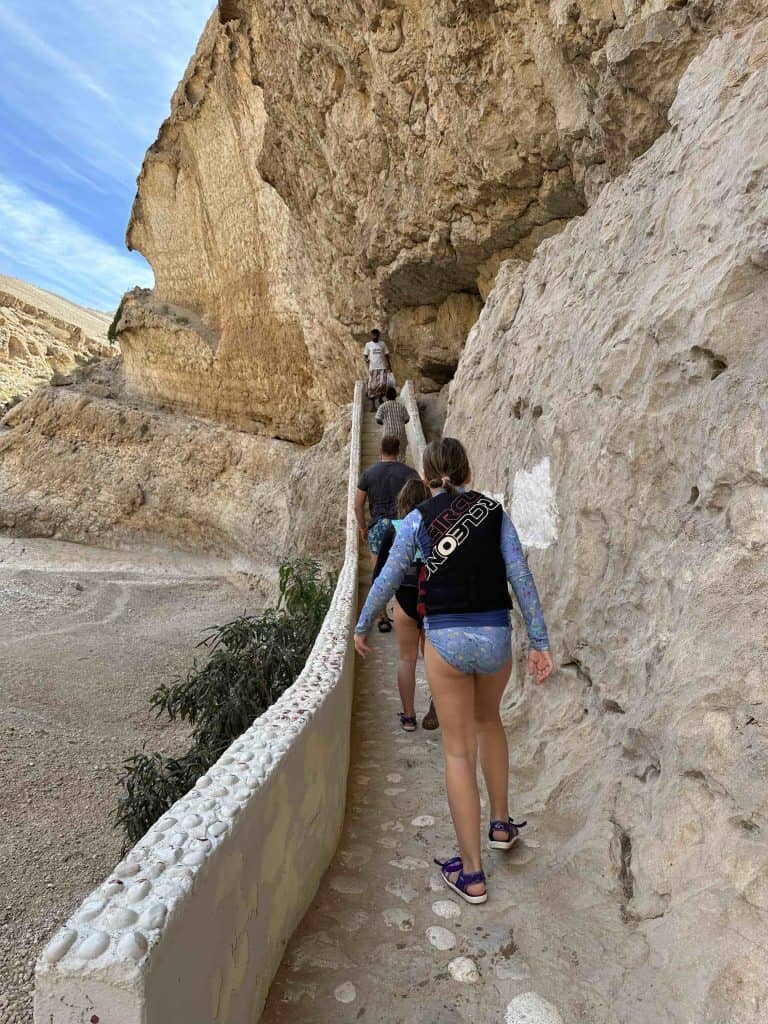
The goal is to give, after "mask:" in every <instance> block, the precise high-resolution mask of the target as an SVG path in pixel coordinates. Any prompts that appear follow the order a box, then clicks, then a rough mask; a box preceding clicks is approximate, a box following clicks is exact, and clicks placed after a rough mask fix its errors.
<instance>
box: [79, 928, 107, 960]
mask: <svg viewBox="0 0 768 1024" xmlns="http://www.w3.org/2000/svg"><path fill="white" fill-rule="evenodd" d="M108 948H109V936H108V935H107V933H106V932H93V933H92V934H91V935H89V936H88V938H87V939H85V940H84V941H83V942H81V943H80V945H79V946H77V947H76V949H75V950H74V955H75V956H76V957H77V958H78V959H79V960H95V959H96V957H98V956H101V954H102V953H104V952H105V951H106V950H107V949H108Z"/></svg>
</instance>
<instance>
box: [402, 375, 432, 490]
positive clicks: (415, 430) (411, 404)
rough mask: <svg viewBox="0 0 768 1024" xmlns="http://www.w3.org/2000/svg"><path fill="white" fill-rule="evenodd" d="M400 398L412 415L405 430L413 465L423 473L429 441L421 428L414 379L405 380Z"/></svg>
mask: <svg viewBox="0 0 768 1024" xmlns="http://www.w3.org/2000/svg"><path fill="white" fill-rule="evenodd" d="M400 400H401V401H402V402H403V404H404V405H405V408H406V409H407V410H408V415H409V416H410V417H411V419H410V422H409V423H407V424H406V427H405V431H406V434H407V436H408V447H409V448H410V450H411V457H412V458H413V465H414V466H415V468H416V470H417V472H419V473H421V455H422V452H423V451H424V448H425V446H426V443H427V442H426V439H425V437H424V431H423V430H422V428H421V415H420V414H419V406H418V404H417V402H416V388H415V387H414V384H413V381H411V380H407V381H406V382H405V386H404V387H403V389H402V391H401V392H400Z"/></svg>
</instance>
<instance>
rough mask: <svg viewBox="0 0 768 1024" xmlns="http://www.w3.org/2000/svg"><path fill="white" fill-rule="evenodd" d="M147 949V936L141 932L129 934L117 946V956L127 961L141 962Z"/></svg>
mask: <svg viewBox="0 0 768 1024" xmlns="http://www.w3.org/2000/svg"><path fill="white" fill-rule="evenodd" d="M147 948H148V943H147V939H146V936H144V935H142V933H141V932H128V933H127V934H126V935H123V937H122V938H121V939H120V941H119V942H118V944H117V955H118V956H120V957H123V958H124V959H126V960H141V958H142V957H143V956H144V954H145V953H146V952H147Z"/></svg>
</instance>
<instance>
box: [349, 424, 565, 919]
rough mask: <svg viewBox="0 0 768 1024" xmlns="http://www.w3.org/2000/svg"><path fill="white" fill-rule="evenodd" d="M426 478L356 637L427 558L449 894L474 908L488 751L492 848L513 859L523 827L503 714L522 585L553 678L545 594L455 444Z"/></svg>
mask: <svg viewBox="0 0 768 1024" xmlns="http://www.w3.org/2000/svg"><path fill="white" fill-rule="evenodd" d="M423 467H424V476H425V480H426V481H427V482H428V484H429V487H430V489H431V492H432V497H431V498H430V499H429V500H428V501H426V502H424V503H423V504H422V505H421V506H419V508H417V509H415V510H414V511H413V512H411V513H410V515H408V516H407V518H406V519H405V521H404V522H403V525H402V528H401V529H400V531H399V532H398V535H397V538H396V540H395V543H394V545H393V547H392V551H391V554H390V556H389V559H388V560H387V564H386V566H385V567H384V569H383V571H382V572H381V574H380V575H379V577H378V579H377V580H376V582H375V583H374V585H373V586H372V588H371V591H370V593H369V595H368V599H367V600H366V602H365V605H364V607H363V610H362V612H361V613H360V619H359V621H358V624H357V627H356V630H355V647H356V649H357V651H358V653H359V654H361V655H362V656H363V657H365V656H366V655H367V654H368V653H369V652H370V646H369V644H368V641H367V639H366V638H367V636H368V634H369V633H370V631H371V629H372V626H373V623H374V621H375V618H376V616H377V615H378V614H379V613H380V611H381V609H382V608H383V607H384V606H385V605H386V602H387V601H388V600H390V598H391V597H392V596H393V594H394V593H395V591H396V590H397V589H398V587H400V586H401V584H402V581H403V579H404V577H405V575H406V573H407V572H408V569H409V567H410V566H411V565H412V563H413V562H414V561H415V559H416V557H417V551H419V550H420V551H421V553H422V556H423V558H424V566H423V568H422V569H421V571H420V588H419V598H420V606H419V610H420V612H421V613H422V614H423V615H424V625H425V630H426V647H425V662H426V671H427V679H428V681H429V686H430V690H431V692H432V697H433V699H434V701H435V706H436V708H437V714H438V716H439V718H440V724H441V726H442V732H443V751H444V756H445V779H446V786H447V790H448V802H449V805H450V809H451V816H452V818H453V823H454V827H455V829H456V838H457V841H458V846H459V856H457V857H454V858H451V859H450V860H447V861H445V862H438V863H440V867H441V874H442V878H443V881H444V882H445V884H446V885H447V886H448V887H449V888H450V889H452V890H453V891H454V892H455V893H456V894H457V895H459V896H461V897H462V899H464V900H465V901H466V902H468V903H483V902H485V900H486V899H487V891H486V879H485V874H484V872H483V867H482V859H481V854H480V795H479V792H478V787H477V776H476V761H477V755H478V751H479V755H480V764H481V766H482V770H483V775H484V777H485V783H486V787H487V790H488V799H489V803H490V811H491V821H490V825H489V829H488V839H489V845H490V846H491V848H492V849H504V850H506V849H510V848H511V847H512V846H513V844H514V843H515V841H516V840H517V837H518V834H519V829H520V827H521V825H518V824H515V823H514V822H513V821H512V819H511V818H510V816H509V807H508V776H509V752H508V748H507V738H506V733H505V731H504V726H503V725H502V722H501V716H500V713H499V708H500V704H501V698H502V695H503V693H504V689H505V687H506V685H507V683H508V681H509V676H510V672H511V667H512V634H511V626H510V608H511V601H510V597H509V590H508V586H507V584H508V583H510V584H511V585H512V589H513V590H514V592H515V596H516V598H517V601H518V604H519V605H520V610H521V612H522V615H523V619H524V620H525V625H526V629H527V632H528V639H529V642H530V646H531V651H530V655H529V672H530V673H531V675H534V676H535V677H536V682H537V683H543V682H544V680H545V679H546V678H547V677H548V676H549V675H550V673H551V672H552V668H553V664H552V658H551V657H550V654H549V640H548V637H547V630H546V626H545V624H544V617H543V615H542V611H541V605H540V603H539V597H538V593H537V591H536V584H535V583H534V580H533V576H532V575H531V572H530V570H529V568H528V564H527V562H526V559H525V555H524V554H523V550H522V547H521V545H520V540H519V538H518V536H517V531H516V530H515V528H514V526H513V524H512V522H511V520H510V519H509V517H508V516H507V515H506V513H505V512H504V511H503V509H502V507H501V505H499V503H498V502H496V501H493V500H492V499H491V498H488V497H487V496H485V495H483V494H480V493H478V492H477V491H472V490H470V489H469V483H470V480H471V471H470V466H469V460H468V458H467V454H466V451H465V450H464V448H463V446H462V445H461V443H460V442H459V441H457V440H455V439H454V438H443V439H442V440H440V441H433V442H432V443H431V444H429V445H428V446H427V448H426V449H425V452H424V456H423Z"/></svg>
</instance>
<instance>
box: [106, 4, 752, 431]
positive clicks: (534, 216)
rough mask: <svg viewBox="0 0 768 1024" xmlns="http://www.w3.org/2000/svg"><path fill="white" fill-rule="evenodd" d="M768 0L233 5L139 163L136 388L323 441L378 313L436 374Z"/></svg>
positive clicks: (421, 375)
mask: <svg viewBox="0 0 768 1024" xmlns="http://www.w3.org/2000/svg"><path fill="white" fill-rule="evenodd" d="M759 5H760V0H690V2H685V0H682V2H680V0H674V2H669V3H663V2H658V3H647V2H641V0H618V2H610V3H609V2H606V0H580V2H573V0H571V2H568V3H565V2H558V3H544V2H535V0H530V2H528V3H525V4H520V3H517V2H516V0H515V2H511V0H509V2H507V0H498V2H496V3H490V2H486V0H483V2H480V3H476V2H472V3H470V2H468V0H437V2H434V3H429V4H424V3H421V2H419V0H403V2H400V3H389V2H388V3H381V2H378V0H376V2H374V0H365V2H362V3H358V2H356V0H320V2H318V3H314V4H312V5H308V4H305V3H303V2H302V3H298V2H290V3H258V4H257V3H255V2H250V0H227V2H224V0H222V2H221V3H220V4H219V5H218V7H217V9H216V11H215V12H214V14H213V15H212V17H211V20H210V22H209V24H208V26H207V28H206V30H205V32H204V34H203V36H202V38H201V41H200V44H199V46H198V49H197V52H196V53H195V55H194V57H193V58H192V61H191V62H190V65H189V68H188V69H187V72H186V75H185V77H184V80H183V81H182V83H181V84H180V86H179V88H178V89H177V91H176V93H175V95H174V99H173V104H172V111H171V116H170V118H169V119H168V120H167V121H166V122H165V123H164V125H163V126H162V128H161V130H160V133H159V136H158V139H157V141H156V142H155V143H154V145H153V146H152V147H151V148H150V150H149V152H148V153H147V157H146V160H145V163H144V167H143V169H142V173H141V177H140V180H139V191H138V196H137V199H136V203H135V206H134V210H133V215H132V218H131V223H130V225H129V229H128V242H129V245H130V246H131V247H132V248H136V249H139V250H140V251H141V252H142V253H144V255H145V256H146V257H147V259H148V260H149V261H150V263H151V264H152V267H153V269H154V271H155V276H156V282H157V283H156V287H155V289H154V292H153V293H151V294H149V295H147V294H136V295H134V296H133V297H132V298H131V299H130V300H129V302H128V303H127V305H126V310H125V316H124V318H123V322H122V332H121V335H120V340H121V344H122V346H123V348H124V350H125V365H126V375H127V385H128V388H129V392H130V393H131V394H132V395H133V396H134V397H135V398H138V399H148V400H151V401H155V402H159V403H165V404H167V405H170V406H172V407H174V408H177V409H182V410H184V411H188V412H195V413H199V414H202V415H205V416H210V417H214V418H216V419H220V420H223V421H226V422H228V423H231V424H234V425H236V426H238V427H241V428H244V429H248V430H254V431H258V432H261V433H266V434H272V435H274V436H280V437H284V438H288V439H291V440H296V441H300V442H304V443H305V442H309V441H314V440H317V439H318V438H319V437H320V435H321V433H322V427H323V424H324V423H325V422H327V421H328V419H329V417H331V416H332V415H333V409H334V407H335V406H337V405H338V404H339V403H340V402H343V401H345V400H347V395H348V393H349V387H350V384H351V382H352V380H353V379H354V377H355V376H356V375H358V374H359V372H360V370H361V368H362V367H361V363H360V360H359V352H358V349H359V345H360V342H361V341H362V340H363V338H364V335H365V333H366V331H367V328H368V327H369V326H370V325H371V321H372V320H378V321H380V322H381V323H382V324H383V325H385V326H389V325H390V324H391V338H392V341H393V345H394V348H395V365H396V368H397V371H398V374H399V375H400V377H401V378H404V377H406V376H413V377H414V378H415V379H416V380H417V383H418V384H419V385H420V386H421V387H422V388H432V389H439V388H440V387H441V386H442V385H443V384H444V383H445V381H446V380H448V379H450V377H451V375H452V373H453V371H454V369H455V366H456V363H457V360H458V356H459V353H460V350H461V345H462V342H463V338H464V337H465V336H466V333H467V331H468V330H469V328H470V326H471V324H472V323H473V322H474V319H475V318H476V315H477V312H478V310H479V305H480V302H479V299H480V296H481V295H485V294H487V292H488V289H489V288H490V286H491V284H492V281H493V276H494V274H495V271H496V268H497V267H498V263H499V261H500V259H501V258H502V257H503V256H512V255H521V256H523V257H528V256H530V254H531V253H532V252H533V250H534V248H535V245H536V244H537V242H538V241H539V240H540V239H542V238H545V237H547V236H548V235H551V234H553V233H556V232H557V231H559V230H561V229H562V227H563V226H564V224H565V223H566V222H567V220H568V218H570V217H572V216H574V215H575V214H578V213H581V212H583V210H584V209H585V207H586V204H587V203H588V202H589V201H591V199H592V198H594V196H595V195H596V194H597V192H598V190H599V188H600V186H601V185H602V183H603V182H604V181H606V180H608V179H610V178H611V177H613V176H614V175H615V174H616V173H618V172H620V171H621V170H623V169H624V168H625V167H626V166H627V164H628V162H629V161H630V160H631V159H632V158H633V157H634V156H636V155H637V154H638V153H640V152H642V150H644V149H645V148H646V147H647V146H648V145H649V144H650V143H651V142H652V141H653V139H654V138H656V137H657V136H658V135H659V133H660V132H662V131H663V130H664V128H665V127H666V110H667V108H668V106H669V103H670V102H671V99H672V97H673V95H674V91H675V87H676V83H677V81H678V79H679V76H680V74H681V73H682V71H683V69H684V67H685V66H686V64H687V63H688V61H689V60H690V59H691V57H692V56H693V54H695V53H696V52H698V51H699V50H700V49H701V48H702V47H703V46H704V45H705V44H706V42H707V40H708V38H710V37H711V35H712V34H713V33H715V32H717V31H718V29H719V27H721V26H722V24H723V22H724V20H725V21H730V22H736V21H739V20H741V19H745V18H748V17H749V16H750V15H751V13H752V12H753V11H754V10H755V9H756V8H757V7H759Z"/></svg>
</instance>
